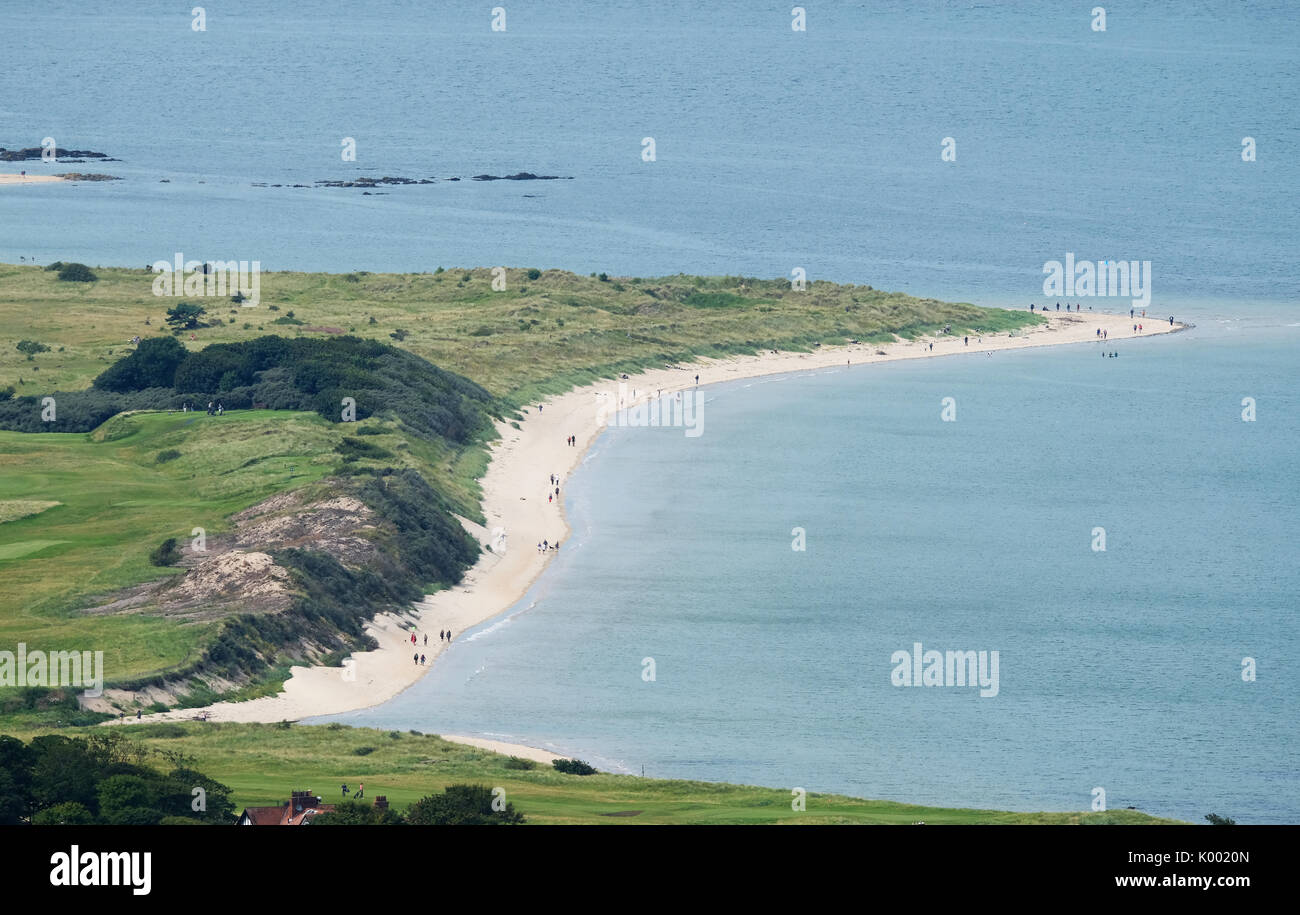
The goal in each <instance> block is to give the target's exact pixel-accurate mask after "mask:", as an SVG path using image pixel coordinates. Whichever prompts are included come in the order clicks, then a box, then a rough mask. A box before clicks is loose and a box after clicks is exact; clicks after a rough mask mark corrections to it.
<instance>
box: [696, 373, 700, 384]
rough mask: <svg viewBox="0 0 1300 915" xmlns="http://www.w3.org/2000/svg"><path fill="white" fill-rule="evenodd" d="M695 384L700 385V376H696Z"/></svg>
mask: <svg viewBox="0 0 1300 915" xmlns="http://www.w3.org/2000/svg"><path fill="white" fill-rule="evenodd" d="M695 383H696V384H699V383H700V376H699V375H696V376H695Z"/></svg>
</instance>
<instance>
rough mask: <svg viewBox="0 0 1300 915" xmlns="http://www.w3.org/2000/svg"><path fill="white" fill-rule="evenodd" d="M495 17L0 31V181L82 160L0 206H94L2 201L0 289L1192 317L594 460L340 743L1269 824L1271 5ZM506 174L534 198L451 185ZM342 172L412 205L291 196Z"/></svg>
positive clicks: (1288, 435) (802, 383)
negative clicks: (922, 670) (288, 276)
mask: <svg viewBox="0 0 1300 915" xmlns="http://www.w3.org/2000/svg"><path fill="white" fill-rule="evenodd" d="M502 6H503V8H504V10H505V18H504V21H502V20H501V18H500V17H498V16H496V15H495V14H494V13H493V11H492V8H491V7H492V5H491V4H484V5H480V4H471V3H428V2H417V0H377V2H368V3H361V4H356V3H353V4H343V3H325V2H301V3H294V4H292V5H289V4H264V3H256V2H252V0H231V2H225V3H222V4H220V5H207V6H206V7H205V8H204V16H203V21H202V22H199V21H197V18H196V13H195V11H194V9H193V7H194V5H193V4H186V5H185V6H184V8H181V7H178V6H177V5H176V4H167V3H161V2H160V3H151V2H139V3H131V4H116V5H110V4H89V5H88V4H84V3H80V2H59V0H53V2H47V3H42V4H39V5H36V6H32V5H27V4H23V5H20V4H12V3H9V2H8V0H0V18H3V21H4V28H3V30H0V56H2V57H3V59H4V60H5V62H6V64H5V66H4V67H3V68H0V146H4V147H8V148H9V149H15V148H20V147H29V146H38V145H40V144H41V143H42V141H43V140H44V139H45V138H47V137H49V138H53V140H54V141H55V142H56V143H57V145H58V146H60V147H64V148H69V149H85V150H95V151H101V152H105V153H107V154H108V155H109V156H111V157H113V158H114V159H117V160H119V161H115V162H97V161H95V160H93V159H92V160H87V161H86V162H85V163H81V164H64V163H60V164H55V165H47V164H45V163H42V162H27V163H21V164H20V163H4V164H3V166H0V170H3V171H6V172H14V171H17V170H19V169H20V168H26V169H27V170H28V171H29V172H32V173H40V172H42V171H60V172H61V171H88V172H106V173H109V174H113V175H117V176H119V177H121V178H122V179H123V180H121V181H116V182H105V183H95V184H81V185H76V186H62V185H57V186H56V185H44V186H39V185H38V186H27V187H6V188H3V189H0V262H6V263H21V262H35V263H48V262H51V261H54V260H65V261H66V260H76V261H83V262H85V263H88V264H91V265H97V264H100V265H115V266H123V265H125V266H144V265H146V264H149V263H152V262H154V261H157V260H168V261H171V260H172V259H173V258H174V257H175V256H176V254H178V253H179V254H182V255H183V256H184V257H185V258H186V259H191V258H193V259H212V260H249V261H252V260H257V261H259V262H260V265H261V267H262V269H263V270H264V271H275V270H294V271H302V270H326V271H337V272H345V271H352V270H370V271H375V272H381V271H432V270H434V269H436V268H437V267H439V266H442V267H446V268H452V267H469V266H494V265H508V266H519V267H524V266H528V267H539V268H551V267H554V268H563V269H566V270H572V271H576V272H579V273H590V272H599V271H606V272H608V273H610V274H613V275H616V276H641V277H650V276H661V275H667V274H675V273H692V274H726V275H744V276H757V277H767V278H772V277H787V278H789V277H792V276H795V275H796V271H802V272H803V274H804V275H806V276H807V278H808V279H809V280H813V281H815V280H818V279H825V280H832V281H836V282H851V283H859V284H864V285H865V284H869V285H872V286H874V287H876V288H879V289H888V290H899V291H903V292H908V293H911V294H915V295H922V296H933V297H937V298H943V299H950V300H956V301H967V302H973V303H976V304H983V305H1003V306H1012V307H1020V308H1023V307H1027V306H1028V304H1029V303H1030V302H1035V303H1039V304H1041V303H1043V302H1045V301H1046V302H1049V303H1050V304H1052V305H1054V304H1055V302H1056V301H1061V300H1064V301H1069V299H1068V298H1066V297H1062V296H1060V295H1056V296H1053V295H1051V294H1050V292H1048V291H1046V290H1045V289H1044V279H1045V274H1044V269H1045V267H1046V266H1047V265H1048V264H1050V262H1052V261H1062V262H1063V261H1065V260H1066V259H1067V257H1069V258H1072V259H1075V260H1078V261H1085V260H1087V261H1092V262H1100V261H1105V260H1111V259H1115V260H1126V261H1130V262H1132V261H1137V262H1138V263H1139V264H1142V263H1145V262H1149V263H1150V268H1149V270H1150V273H1149V276H1150V283H1149V288H1148V289H1147V290H1145V293H1149V298H1146V297H1145V294H1144V298H1143V300H1142V301H1141V302H1140V304H1139V305H1138V306H1137V307H1138V308H1139V309H1143V308H1144V309H1145V310H1146V311H1147V313H1148V314H1149V315H1152V316H1153V317H1152V318H1151V319H1148V320H1160V319H1164V320H1167V318H1168V316H1169V315H1171V314H1172V315H1174V316H1176V317H1177V318H1178V319H1179V320H1180V321H1185V322H1188V323H1191V324H1193V325H1195V326H1194V327H1193V328H1192V329H1190V330H1187V331H1184V332H1181V333H1178V334H1174V335H1169V336H1165V337H1161V338H1151V339H1145V340H1135V341H1122V342H1115V341H1112V343H1111V345H1110V346H1109V350H1110V351H1115V352H1117V353H1118V356H1117V357H1114V358H1111V357H1103V356H1102V353H1103V352H1104V351H1107V348H1106V347H1103V346H1102V345H1092V344H1088V345H1079V346H1074V347H1068V348H1046V349H1036V350H1024V351H1018V352H1014V353H1013V352H1005V353H998V354H995V355H994V356H991V357H989V356H984V355H969V356H967V355H962V356H954V357H947V358H943V359H933V360H923V361H917V362H904V363H894V364H887V365H878V366H871V367H846V368H844V369H840V368H836V369H827V370H823V371H819V372H805V373H795V374H792V375H786V376H775V377H769V378H763V379H753V380H749V381H741V382H730V383H724V384H719V385H711V386H709V387H707V388H706V389H705V391H706V394H705V397H706V412H705V425H704V430H703V434H701V435H699V436H698V437H688V436H685V435H683V434H682V430H681V429H680V428H678V429H672V428H665V429H654V428H615V429H610V430H608V431H607V432H606V433H605V434H604V435H602V437H601V438H600V439H599V441H598V442H597V444H596V446H595V447H594V448H593V449H592V451H591V452H590V453H589V455H588V456H587V457H586V459H585V460H584V463H583V465H582V467H581V468H580V470H579V471H578V472H577V473H575V474H574V475H573V477H572V478H571V479H570V481H569V483H568V485H567V486H566V496H565V498H566V509H567V511H568V512H569V517H570V520H571V524H572V526H573V529H574V534H573V536H572V538H571V539H570V541H569V542H567V543H566V544H565V546H564V549H563V550H562V551H561V553H560V555H559V556H558V557H557V558H556V559H555V561H554V562H553V563H552V565H551V566H550V568H549V569H548V570H547V572H546V573H545V574H544V575H543V576H542V577H541V578H540V579H539V580H538V581H537V582H536V584H535V585H534V587H533V588H532V589H531V591H530V592H529V593H528V595H526V596H525V597H524V598H523V600H521V601H520V602H519V603H518V604H517V605H516V606H514V607H512V608H510V609H509V610H508V611H506V612H505V613H504V614H502V615H501V616H500V617H498V618H497V619H494V620H492V621H489V622H488V623H485V624H484V625H482V626H480V627H478V628H477V629H475V630H473V631H470V632H467V633H464V634H462V635H460V636H459V637H458V639H457V642H456V644H455V645H454V647H453V648H452V649H451V650H450V651H449V652H448V653H447V654H446V655H445V656H444V657H443V658H442V659H441V660H440V661H439V663H438V665H437V666H436V667H435V668H434V669H433V670H432V672H431V673H430V674H429V676H427V677H425V678H424V679H423V680H422V681H421V682H420V683H419V684H417V685H416V686H414V687H412V688H411V689H409V690H408V691H407V692H405V693H403V694H402V695H400V696H399V697H397V698H396V699H394V700H392V701H391V702H389V703H387V704H385V705H383V706H380V707H378V708H375V709H371V710H367V711H365V712H360V713H354V714H350V715H344V716H337V720H342V721H347V722H349V723H358V724H367V725H376V726H382V727H392V728H403V729H406V728H411V729H420V730H424V731H432V732H437V731H443V732H447V733H464V734H477V735H480V736H487V737H493V738H496V739H500V740H507V741H513V742H519V743H527V744H531V745H536V746H542V747H547V748H551V749H554V750H556V751H559V752H563V753H566V754H572V755H578V756H581V757H583V758H585V759H588V760H589V761H591V762H593V763H595V764H597V765H598V766H600V767H602V768H606V769H610V770H613V771H625V772H635V773H638V774H639V773H640V772H642V771H644V772H645V774H646V775H653V776H663V777H681V778H698V779H708V780H725V781H731V782H746V783H753V784H760V785H768V786H772V787H774V788H780V789H783V790H786V791H788V790H792V789H793V788H795V787H802V788H805V789H806V790H808V791H810V792H816V791H833V792H840V793H847V794H854V795H859V796H864V797H873V798H889V799H895V800H901V801H912V802H917V803H926V804H938V805H943V806H966V807H982V808H997V809H1012V810H1090V809H1094V808H1095V807H1096V806H1097V805H1098V804H1099V803H1103V802H1104V804H1105V805H1106V806H1107V807H1108V808H1110V809H1117V808H1124V807H1129V806H1134V807H1138V808H1140V809H1142V810H1145V811H1147V812H1150V813H1154V814H1158V815H1161V816H1168V817H1174V818H1178V819H1185V820H1193V821H1195V820H1200V819H1201V818H1202V817H1203V816H1204V815H1205V814H1207V813H1211V812H1214V813H1218V814H1220V815H1225V816H1232V817H1234V818H1236V819H1237V820H1238V821H1240V822H1251V823H1268V822H1274V823H1275V822H1287V823H1296V822H1300V790H1297V789H1298V788H1300V774H1298V773H1300V702H1298V701H1297V692H1298V691H1297V686H1296V684H1297V683H1300V661H1297V651H1300V645H1298V644H1297V620H1296V612H1297V606H1296V605H1297V595H1298V594H1300V571H1298V570H1297V567H1296V561H1295V558H1296V544H1297V542H1300V521H1298V520H1297V519H1298V518H1300V511H1297V508H1298V507H1300V506H1297V500H1298V499H1300V485H1298V484H1300V470H1298V467H1297V460H1298V459H1297V454H1300V423H1297V405H1298V404H1297V398H1298V397H1300V394H1298V393H1297V392H1300V368H1298V367H1297V365H1298V362H1297V358H1296V352H1297V350H1296V346H1297V343H1300V307H1298V306H1300V270H1297V268H1296V258H1297V251H1298V250H1300V245H1298V244H1297V242H1298V241H1300V206H1297V204H1298V203H1300V200H1298V199H1297V198H1298V193H1300V158H1298V157H1296V156H1295V155H1294V150H1295V148H1296V147H1297V145H1300V129H1298V126H1297V116H1296V111H1297V110H1300V105H1298V104H1297V103H1298V102H1300V88H1298V87H1300V7H1297V6H1296V5H1295V4H1293V3H1269V2H1259V3H1249V4H1240V3H1232V2H1226V0H1223V2H1220V0H1200V2H1149V3H1141V4H1106V5H1105V7H1106V11H1107V12H1106V18H1105V22H1104V28H1099V26H1100V25H1102V23H1100V22H1099V21H1098V19H1097V16H1096V13H1095V12H1094V11H1092V10H1091V7H1092V6H1094V4H1083V5H1079V4H1067V3H1024V4H1021V3H1011V4H1000V3H999V4H992V3H972V2H956V0H951V2H949V0H933V2H926V0H920V2H887V0H885V2H863V3H852V2H845V3H833V4H807V5H805V6H804V7H803V10H804V20H803V23H802V24H803V25H804V26H805V28H804V29H803V30H798V29H797V28H794V27H792V26H797V25H799V24H800V23H799V22H798V21H797V19H796V15H797V14H796V13H794V12H793V11H792V5H791V4H770V3H750V2H739V0H721V2H717V3H709V4H699V3H690V2H671V0H665V2H655V3H644V2H639V0H638V2H631V0H613V2H608V3H602V4H599V5H597V4H592V3H578V2H565V0H557V2H548V3H545V4H510V3H505V4H502ZM494 20H495V22H496V24H497V25H502V24H503V25H504V29H494V28H493V24H494ZM200 25H201V26H202V28H199V26H200ZM350 149H353V150H355V159H354V160H353V159H349V158H348V157H347V155H346V154H347V153H348V152H349V150H350ZM520 172H527V173H532V174H536V175H555V176H559V177H558V178H557V179H556V180H524V181H505V180H502V181H475V180H472V179H473V177H474V176H475V175H498V176H502V175H511V174H518V173H520ZM384 176H392V177H399V178H408V179H415V180H420V179H429V180H431V182H432V183H428V184H417V185H384V186H381V187H378V188H375V189H373V190H371V192H370V193H366V191H365V190H364V189H362V188H355V187H354V188H330V187H322V186H318V185H317V182H320V181H354V180H356V179H358V178H362V177H371V178H381V177H384ZM451 178H460V179H461V180H459V181H452V180H450V179H451ZM274 185H280V186H279V187H275V186H274ZM294 185H302V186H300V187H295V186H294ZM0 282H2V281H0ZM1074 301H1081V302H1082V303H1083V304H1084V305H1085V307H1089V306H1091V307H1093V308H1094V309H1095V310H1110V311H1123V312H1127V311H1128V308H1129V307H1131V302H1130V301H1129V300H1128V299H1126V298H1122V297H1115V296H1106V297H1093V298H1079V297H1077V296H1076V297H1075V298H1074ZM945 417H946V418H945ZM797 546H802V547H803V548H802V549H797V548H795V547H797ZM1099 547H1104V549H1101V548H1099ZM918 645H919V646H920V653H921V655H922V658H924V657H925V654H924V653H925V652H928V651H932V650H933V651H939V652H949V651H953V652H957V651H960V652H975V653H977V654H978V653H980V652H984V653H985V654H984V655H983V657H984V658H985V660H986V661H991V659H992V652H997V653H998V654H997V658H998V668H997V669H998V683H997V687H996V694H995V695H981V693H982V692H984V693H990V692H992V691H993V690H990V689H987V688H986V689H981V688H979V687H978V686H976V687H971V686H969V685H965V686H961V685H952V686H924V685H922V686H915V685H913V686H906V685H895V681H897V680H900V679H903V678H904V677H903V672H904V668H908V667H909V665H908V664H907V663H904V662H900V661H897V660H895V659H896V658H898V657H899V656H900V655H899V653H900V652H901V653H906V654H908V655H909V656H910V655H911V654H914V653H916V651H917V646H918ZM922 679H923V678H922ZM1099 789H1100V792H1101V793H1099Z"/></svg>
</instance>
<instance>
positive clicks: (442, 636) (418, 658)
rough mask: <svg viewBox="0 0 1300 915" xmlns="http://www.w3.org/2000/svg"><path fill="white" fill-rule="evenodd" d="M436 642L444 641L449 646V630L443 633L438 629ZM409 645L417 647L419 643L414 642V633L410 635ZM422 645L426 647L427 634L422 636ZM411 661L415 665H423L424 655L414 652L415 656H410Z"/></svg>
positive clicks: (427, 641)
mask: <svg viewBox="0 0 1300 915" xmlns="http://www.w3.org/2000/svg"><path fill="white" fill-rule="evenodd" d="M438 641H439V642H443V641H445V642H447V644H449V645H450V644H451V630H450V629H448V630H447V631H446V632H444V631H443V630H441V629H439V630H438ZM411 644H412V645H418V644H419V642H418V641H417V640H416V637H415V633H414V632H412V633H411ZM424 644H425V645H428V644H429V633H427V632H426V633H425V634H424ZM411 660H412V661H414V662H415V663H416V664H424V662H425V655H423V654H421V653H420V652H418V651H417V652H415V654H413V655H411Z"/></svg>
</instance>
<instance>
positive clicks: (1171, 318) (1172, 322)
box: [1169, 315, 1174, 327]
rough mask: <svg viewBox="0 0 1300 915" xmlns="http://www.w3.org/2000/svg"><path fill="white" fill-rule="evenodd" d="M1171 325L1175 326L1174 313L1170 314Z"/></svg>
mask: <svg viewBox="0 0 1300 915" xmlns="http://www.w3.org/2000/svg"><path fill="white" fill-rule="evenodd" d="M1169 326H1170V327H1173V326H1174V316H1173V315H1170V316H1169Z"/></svg>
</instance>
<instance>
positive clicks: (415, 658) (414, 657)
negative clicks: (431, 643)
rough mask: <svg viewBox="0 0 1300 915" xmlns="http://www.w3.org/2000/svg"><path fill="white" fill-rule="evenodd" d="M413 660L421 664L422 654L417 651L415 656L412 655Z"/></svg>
mask: <svg viewBox="0 0 1300 915" xmlns="http://www.w3.org/2000/svg"><path fill="white" fill-rule="evenodd" d="M411 660H412V661H414V662H415V663H416V664H419V663H420V653H419V652H418V651H417V652H416V653H415V654H413V655H411Z"/></svg>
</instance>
